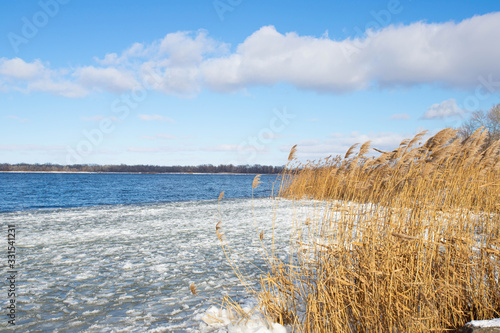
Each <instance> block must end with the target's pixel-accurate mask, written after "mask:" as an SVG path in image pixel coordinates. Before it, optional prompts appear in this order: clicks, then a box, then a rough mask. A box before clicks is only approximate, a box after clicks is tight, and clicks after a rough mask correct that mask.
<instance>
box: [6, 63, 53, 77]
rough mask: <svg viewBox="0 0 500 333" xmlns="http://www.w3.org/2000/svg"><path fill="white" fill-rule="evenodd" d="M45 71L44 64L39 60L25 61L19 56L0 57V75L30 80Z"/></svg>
mask: <svg viewBox="0 0 500 333" xmlns="http://www.w3.org/2000/svg"><path fill="white" fill-rule="evenodd" d="M45 71H46V69H45V66H44V65H43V64H42V62H41V61H40V60H35V61H34V62H32V63H27V62H25V61H24V60H22V59H20V58H14V59H7V58H0V76H4V77H7V78H13V79H20V80H30V79H34V78H37V77H40V76H42V75H43V74H44V72H45Z"/></svg>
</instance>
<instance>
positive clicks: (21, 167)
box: [0, 163, 283, 174]
mask: <svg viewBox="0 0 500 333" xmlns="http://www.w3.org/2000/svg"><path fill="white" fill-rule="evenodd" d="M282 170H283V167H277V166H272V165H260V164H254V165H232V164H227V165H225V164H221V165H212V164H203V165H198V166H180V165H175V166H158V165H125V164H120V165H92V164H74V165H60V164H51V163H46V164H28V163H19V164H9V163H3V164H0V172H1V171H16V172H121V173H248V174H277V173H280V172H281V171H282Z"/></svg>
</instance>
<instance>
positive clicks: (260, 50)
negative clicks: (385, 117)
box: [0, 12, 500, 97]
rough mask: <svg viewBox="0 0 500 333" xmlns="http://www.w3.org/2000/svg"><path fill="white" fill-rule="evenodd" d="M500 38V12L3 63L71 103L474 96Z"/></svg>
mask: <svg viewBox="0 0 500 333" xmlns="http://www.w3.org/2000/svg"><path fill="white" fill-rule="evenodd" d="M498 31H500V12H494V13H489V14H485V15H478V16H474V17H471V18H468V19H465V20H463V21H461V22H451V21H450V22H445V23H426V22H415V23H412V24H409V25H389V26H387V27H385V28H383V29H380V30H376V31H373V30H368V31H366V33H365V36H364V37H361V38H358V37H356V38H347V39H344V40H334V39H331V38H329V37H328V35H324V36H322V37H319V38H318V37H314V36H307V35H299V34H298V33H296V32H287V33H280V32H278V31H277V30H276V29H275V27H273V26H264V27H261V28H260V29H258V30H257V31H255V32H254V33H252V34H251V35H250V36H248V37H247V38H246V39H245V40H244V41H242V42H241V43H240V44H238V45H236V48H235V49H234V51H232V52H231V51H230V48H229V46H228V44H226V43H223V42H220V41H217V40H215V39H213V38H211V37H209V36H208V33H207V32H206V31H205V30H198V31H195V32H186V31H179V32H174V33H169V34H167V35H166V36H165V37H164V38H161V39H159V40H155V41H152V42H150V43H134V44H132V45H131V46H130V47H129V48H127V49H126V50H124V51H123V52H121V53H108V54H106V55H105V56H104V58H102V59H98V58H95V61H96V62H97V63H99V64H100V65H101V66H104V67H94V66H92V65H88V66H82V67H79V68H76V69H57V70H52V69H50V68H48V67H46V66H45V65H44V64H43V63H42V62H41V61H40V60H35V61H33V62H31V63H28V62H25V61H24V60H22V59H19V58H14V59H6V58H0V84H1V86H2V90H5V89H7V90H21V91H24V92H30V91H47V92H50V93H53V94H58V95H62V96H67V97H81V96H85V95H86V94H87V93H88V92H89V91H110V92H114V93H119V92H123V91H128V90H132V89H134V88H137V87H138V86H141V85H142V86H145V87H148V88H149V87H150V88H151V89H153V90H157V91H160V92H162V93H164V94H172V95H178V96H188V97H189V96H194V95H196V94H198V93H199V92H200V91H202V90H203V89H210V90H214V91H219V92H234V91H238V90H244V89H245V88H247V87H250V86H257V85H258V86H271V85H274V84H277V83H281V82H284V83H287V84H290V85H293V86H295V87H297V88H299V89H306V90H314V91H317V92H327V93H343V92H349V91H355V90H364V89H377V87H398V86H414V85H422V84H431V85H434V84H437V85H443V86H446V87H451V88H460V89H462V88H465V89H469V88H475V87H476V86H477V85H478V79H479V78H480V77H483V78H489V77H492V78H494V80H496V79H497V78H499V77H500V63H499V62H498V59H499V58H500V44H499V43H495V42H494V41H496V40H497V33H498ZM495 82H496V81H495ZM45 85H46V86H45ZM61 85H66V86H68V87H67V88H63V87H62V86H61ZM28 88H29V89H28Z"/></svg>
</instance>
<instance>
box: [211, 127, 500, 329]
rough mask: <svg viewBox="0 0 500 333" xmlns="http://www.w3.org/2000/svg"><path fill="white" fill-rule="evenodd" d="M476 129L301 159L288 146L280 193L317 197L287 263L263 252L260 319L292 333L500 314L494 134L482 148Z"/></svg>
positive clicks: (499, 194) (446, 325)
mask: <svg viewBox="0 0 500 333" xmlns="http://www.w3.org/2000/svg"><path fill="white" fill-rule="evenodd" d="M485 133H486V132H485V130H483V129H479V130H477V131H476V132H474V133H473V134H472V135H471V137H469V138H468V139H467V140H465V141H464V142H461V141H460V140H458V139H457V134H456V131H455V130H453V129H445V130H443V131H441V132H439V133H437V134H436V135H434V136H433V137H431V138H430V139H428V140H427V141H426V142H425V143H423V144H422V143H421V142H420V141H421V140H422V137H423V136H424V135H425V132H422V133H420V134H418V135H417V136H415V137H414V138H413V139H411V140H404V141H403V142H402V143H401V144H400V145H399V147H398V148H397V149H395V150H393V151H390V152H385V151H381V150H379V149H373V150H375V151H376V152H378V153H379V154H380V155H378V156H372V157H366V155H367V154H368V153H369V150H370V143H369V142H367V143H365V144H363V145H361V147H360V150H359V151H358V152H357V153H356V146H353V147H351V148H350V149H349V150H348V151H347V153H346V154H345V156H344V157H340V156H338V157H335V158H332V157H328V158H326V159H324V160H321V161H317V162H310V163H308V164H305V165H304V164H300V163H295V162H294V156H295V154H296V146H294V147H293V148H292V151H291V152H290V156H289V160H288V162H287V168H286V170H285V172H284V174H283V175H282V181H283V182H282V185H283V188H282V189H281V191H280V196H281V197H285V198H288V199H290V200H293V202H294V203H295V204H296V207H299V205H300V203H301V202H302V201H303V200H304V199H313V200H318V201H319V202H320V203H321V204H320V205H317V206H316V207H317V208H316V209H317V210H318V211H317V212H315V213H314V214H311V216H310V217H308V218H307V219H306V220H304V221H301V220H294V221H291V222H292V223H291V224H292V229H293V231H292V249H291V253H292V254H291V256H290V257H289V259H288V260H287V262H283V261H281V260H279V259H278V258H277V257H276V256H274V250H271V251H268V249H264V251H263V253H265V257H266V260H268V263H269V265H268V266H269V271H268V272H265V273H263V274H262V275H261V278H260V285H261V290H260V291H253V292H254V294H255V295H256V296H257V297H258V299H259V302H260V306H261V310H262V312H263V313H264V314H265V316H266V317H267V319H269V320H272V321H275V322H278V323H281V324H286V325H289V326H290V327H291V328H292V329H293V331H298V332H429V331H436V332H444V331H451V330H454V329H456V328H458V327H460V326H462V325H463V324H465V323H466V322H467V321H470V320H477V319H489V318H493V317H498V316H500V285H499V283H500V280H499V275H500V221H499V213H500V158H499V150H500V142H497V143H495V144H493V145H492V146H491V147H490V148H489V149H487V150H483V149H482V147H483V143H484V140H485V138H486V134H485ZM258 181H259V179H258V178H257V177H256V181H254V186H253V188H255V187H256V186H258ZM256 182H257V183H256ZM273 230H274V229H273ZM217 232H218V233H219V229H217ZM273 233H274V231H273ZM262 237H263V235H262V234H261V237H260V238H261V239H262ZM219 238H220V239H221V242H222V243H223V248H224V249H225V253H226V256H227V252H229V250H228V248H227V247H226V246H225V245H224V242H223V239H222V238H221V237H219ZM273 238H274V236H273ZM273 244H274V242H273ZM262 246H264V245H262ZM268 253H271V254H272V255H271V256H268ZM235 271H236V273H237V274H238V275H239V276H240V275H241V274H240V272H239V271H238V270H237V269H235ZM241 278H242V279H244V278H243V277H241ZM243 281H244V280H243ZM245 285H247V284H246V283H245Z"/></svg>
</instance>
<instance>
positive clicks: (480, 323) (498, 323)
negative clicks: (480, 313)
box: [467, 318, 500, 327]
mask: <svg viewBox="0 0 500 333" xmlns="http://www.w3.org/2000/svg"><path fill="white" fill-rule="evenodd" d="M467 325H468V326H472V327H500V318H495V319H491V320H473V321H471V322H468V323H467Z"/></svg>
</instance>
